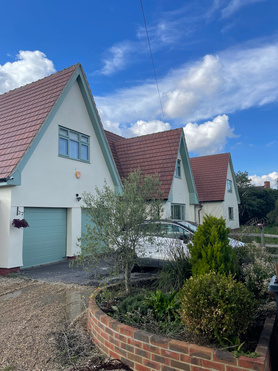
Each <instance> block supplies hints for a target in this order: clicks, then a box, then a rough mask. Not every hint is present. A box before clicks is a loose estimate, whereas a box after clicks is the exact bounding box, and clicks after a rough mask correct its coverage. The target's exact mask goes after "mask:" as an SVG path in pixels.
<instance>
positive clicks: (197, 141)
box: [183, 115, 236, 155]
mask: <svg viewBox="0 0 278 371" xmlns="http://www.w3.org/2000/svg"><path fill="white" fill-rule="evenodd" d="M183 130H184V134H185V138H186V143H187V147H188V150H189V152H195V153H198V154H200V155H211V154H215V153H219V152H221V151H222V150H223V148H224V147H225V144H226V142H227V138H235V137H236V135H235V134H234V129H233V128H231V127H230V125H229V117H228V116H227V115H222V116H217V117H215V118H214V119H213V120H212V121H207V122H205V123H204V124H201V125H198V124H196V123H189V124H187V125H186V126H185V127H184V129H183Z"/></svg>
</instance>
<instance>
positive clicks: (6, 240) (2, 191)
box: [0, 187, 23, 268]
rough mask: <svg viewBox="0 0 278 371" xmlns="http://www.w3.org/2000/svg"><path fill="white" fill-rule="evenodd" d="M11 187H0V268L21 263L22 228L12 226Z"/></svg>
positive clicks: (17, 265)
mask: <svg viewBox="0 0 278 371" xmlns="http://www.w3.org/2000/svg"><path fill="white" fill-rule="evenodd" d="M11 194H12V187H1V188H0V237H1V238H0V268H13V267H19V266H20V265H21V264H22V249H21V244H22V237H23V230H22V229H17V228H15V227H13V226H12V221H13V219H15V218H18V219H21V216H17V215H16V211H17V209H16V207H11Z"/></svg>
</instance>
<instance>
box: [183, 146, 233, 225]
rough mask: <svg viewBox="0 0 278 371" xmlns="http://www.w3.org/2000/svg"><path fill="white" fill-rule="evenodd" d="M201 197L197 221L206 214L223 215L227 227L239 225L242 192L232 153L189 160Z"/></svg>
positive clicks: (218, 216) (200, 220)
mask: <svg viewBox="0 0 278 371" xmlns="http://www.w3.org/2000/svg"><path fill="white" fill-rule="evenodd" d="M190 163H191V168H192V172H193V176H194V181H195V185H196V188H197V193H198V197H199V202H200V206H199V210H198V214H199V215H198V222H199V223H202V222H203V219H204V216H205V215H207V214H210V215H213V216H215V217H217V218H220V217H223V218H224V219H225V220H226V226H227V227H229V228H231V229H235V228H239V214H238V204H239V203H240V199H239V194H238V190H237V186H236V180H235V173H234V169H233V163H232V158H231V155H230V153H223V154H217V155H211V156H200V157H194V158H191V159H190Z"/></svg>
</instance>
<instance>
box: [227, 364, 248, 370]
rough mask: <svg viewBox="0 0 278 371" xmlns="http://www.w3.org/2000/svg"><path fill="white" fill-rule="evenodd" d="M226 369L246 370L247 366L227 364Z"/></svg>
mask: <svg viewBox="0 0 278 371" xmlns="http://www.w3.org/2000/svg"><path fill="white" fill-rule="evenodd" d="M226 371H246V368H245V369H244V368H241V367H237V366H234V365H227V366H226Z"/></svg>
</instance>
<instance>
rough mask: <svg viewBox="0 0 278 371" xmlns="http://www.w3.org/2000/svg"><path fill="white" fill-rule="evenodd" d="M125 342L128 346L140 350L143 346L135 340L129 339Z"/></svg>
mask: <svg viewBox="0 0 278 371" xmlns="http://www.w3.org/2000/svg"><path fill="white" fill-rule="evenodd" d="M127 342H128V344H130V345H133V346H135V347H137V348H142V346H143V344H142V343H140V341H136V340H134V339H131V338H127Z"/></svg>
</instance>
